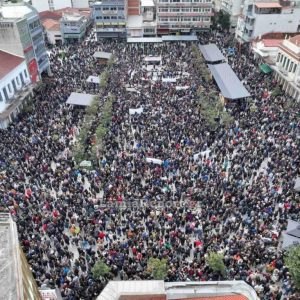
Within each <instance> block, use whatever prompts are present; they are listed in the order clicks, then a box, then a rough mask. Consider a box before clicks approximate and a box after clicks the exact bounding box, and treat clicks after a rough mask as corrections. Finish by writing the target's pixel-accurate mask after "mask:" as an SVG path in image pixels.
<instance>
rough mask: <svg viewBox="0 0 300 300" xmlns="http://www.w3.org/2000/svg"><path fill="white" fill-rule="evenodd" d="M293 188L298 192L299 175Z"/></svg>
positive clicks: (299, 190) (299, 184) (299, 185)
mask: <svg viewBox="0 0 300 300" xmlns="http://www.w3.org/2000/svg"><path fill="white" fill-rule="evenodd" d="M294 190H295V191H296V192H300V177H297V178H296V181H295V185H294Z"/></svg>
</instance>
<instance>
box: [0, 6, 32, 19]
mask: <svg viewBox="0 0 300 300" xmlns="http://www.w3.org/2000/svg"><path fill="white" fill-rule="evenodd" d="M32 12H34V11H33V10H32V9H31V8H30V7H29V6H27V5H22V4H18V5H11V4H10V5H4V6H2V7H0V13H1V14H2V16H3V18H4V19H20V18H23V17H24V16H25V15H27V14H30V13H32Z"/></svg>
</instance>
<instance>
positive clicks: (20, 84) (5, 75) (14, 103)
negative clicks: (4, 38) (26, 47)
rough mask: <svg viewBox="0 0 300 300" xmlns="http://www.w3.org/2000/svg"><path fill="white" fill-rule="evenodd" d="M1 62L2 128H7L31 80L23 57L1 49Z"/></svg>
mask: <svg viewBox="0 0 300 300" xmlns="http://www.w3.org/2000/svg"><path fill="white" fill-rule="evenodd" d="M0 62H1V63H0V128H6V127H7V125H8V124H9V122H10V121H12V119H13V118H14V117H15V116H16V114H17V112H18V111H19V108H18V107H19V106H20V105H21V102H22V101H21V100H22V98H21V96H22V94H23V96H24V93H23V92H24V89H26V86H28V85H29V84H30V83H31V80H30V75H29V71H28V69H27V64H26V60H25V59H24V58H23V57H20V56H16V55H12V54H10V53H8V52H4V51H0Z"/></svg>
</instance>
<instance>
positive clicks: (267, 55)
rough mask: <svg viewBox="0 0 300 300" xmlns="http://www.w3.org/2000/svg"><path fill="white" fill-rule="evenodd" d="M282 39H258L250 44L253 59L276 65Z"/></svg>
mask: <svg viewBox="0 0 300 300" xmlns="http://www.w3.org/2000/svg"><path fill="white" fill-rule="evenodd" d="M281 42H282V39H260V40H255V41H253V42H252V50H253V52H254V58H255V59H257V60H258V61H260V62H266V63H268V64H269V65H274V64H275V63H276V58H277V54H278V48H279V45H280V44H281Z"/></svg>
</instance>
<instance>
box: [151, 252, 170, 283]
mask: <svg viewBox="0 0 300 300" xmlns="http://www.w3.org/2000/svg"><path fill="white" fill-rule="evenodd" d="M147 269H148V272H150V273H151V274H152V276H153V278H154V279H155V280H164V279H165V278H166V276H167V273H168V267H167V260H166V259H159V258H153V257H151V258H150V259H149V260H148V264H147Z"/></svg>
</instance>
